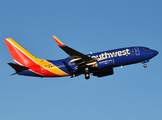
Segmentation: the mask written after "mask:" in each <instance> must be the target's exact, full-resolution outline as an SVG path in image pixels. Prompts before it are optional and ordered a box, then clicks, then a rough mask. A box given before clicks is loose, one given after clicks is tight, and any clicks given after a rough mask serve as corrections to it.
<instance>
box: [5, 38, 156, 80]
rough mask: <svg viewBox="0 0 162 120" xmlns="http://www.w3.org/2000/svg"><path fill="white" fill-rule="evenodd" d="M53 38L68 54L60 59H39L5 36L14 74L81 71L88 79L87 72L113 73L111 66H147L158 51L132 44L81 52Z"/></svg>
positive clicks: (59, 74)
mask: <svg viewBox="0 0 162 120" xmlns="http://www.w3.org/2000/svg"><path fill="white" fill-rule="evenodd" d="M53 37H54V39H55V41H56V43H57V44H58V45H59V47H60V48H61V49H62V50H64V51H65V52H66V53H67V54H68V55H69V57H67V58H65V59H61V60H46V59H39V58H36V57H35V56H33V55H32V54H31V53H29V52H28V51H27V50H25V49H24V48H23V47H22V46H20V45H19V44H18V43H16V42H15V41H14V40H13V39H12V38H6V39H5V42H6V44H7V46H8V48H9V50H10V52H11V55H12V57H13V59H14V61H15V62H16V63H8V64H9V65H10V66H11V67H12V68H13V69H15V71H16V72H15V73H14V74H18V75H25V76H35V77H63V76H71V77H75V76H78V75H81V74H84V75H85V79H89V78H90V74H92V75H93V76H97V77H104V76H108V75H113V74H114V71H113V68H114V67H119V66H125V65H130V64H134V63H140V62H141V63H142V64H143V66H144V67H145V68H146V67H147V65H146V64H145V63H146V62H149V60H150V59H151V58H153V57H154V56H156V55H157V54H158V51H155V50H152V49H149V48H147V47H140V46H136V47H126V48H120V49H114V50H109V51H103V52H98V53H94V54H88V55H85V54H83V53H81V52H78V51H76V50H74V49H72V48H70V47H68V46H66V45H64V44H63V43H62V42H61V41H60V40H59V39H58V38H57V37H56V36H53ZM14 74H12V75H14Z"/></svg>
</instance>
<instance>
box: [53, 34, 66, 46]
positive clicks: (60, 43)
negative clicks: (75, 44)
mask: <svg viewBox="0 0 162 120" xmlns="http://www.w3.org/2000/svg"><path fill="white" fill-rule="evenodd" d="M53 38H54V39H55V41H56V43H57V44H58V45H59V46H60V47H65V45H64V44H63V43H62V42H61V41H60V40H59V39H58V38H57V37H56V36H53Z"/></svg>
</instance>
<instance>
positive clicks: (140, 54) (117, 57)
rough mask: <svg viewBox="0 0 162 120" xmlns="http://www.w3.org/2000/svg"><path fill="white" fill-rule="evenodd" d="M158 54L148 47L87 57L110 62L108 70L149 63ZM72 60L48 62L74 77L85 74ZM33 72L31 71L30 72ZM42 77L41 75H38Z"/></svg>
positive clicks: (131, 48) (106, 65) (93, 70)
mask: <svg viewBox="0 0 162 120" xmlns="http://www.w3.org/2000/svg"><path fill="white" fill-rule="evenodd" d="M157 54H158V52H157V51H155V50H152V49H146V47H139V46H136V47H126V48H120V49H114V50H109V51H103V52H98V53H94V54H88V55H87V56H90V57H92V58H94V59H96V60H97V61H102V63H103V62H104V61H106V62H109V63H110V64H111V66H109V65H110V64H109V63H108V64H105V67H107V68H110V67H111V68H113V67H118V66H124V65H129V64H134V63H139V62H143V61H149V59H151V58H153V57H154V56H156V55H157ZM71 60H72V59H71V58H70V57H67V58H65V59H60V60H47V61H48V62H51V63H52V64H53V65H55V66H57V67H58V68H59V69H60V70H62V71H64V72H66V73H68V74H70V75H72V74H77V75H79V74H84V72H85V71H84V70H78V69H77V67H78V66H77V65H75V63H74V62H71V63H70V61H71ZM97 70H99V68H90V72H91V73H93V72H95V71H97ZM30 72H31V71H30ZM30 72H27V71H25V73H23V72H22V73H21V74H27V75H28V76H30ZM31 76H37V75H36V74H35V73H34V74H33V73H32V74H31ZM38 76H39V77H40V75H38Z"/></svg>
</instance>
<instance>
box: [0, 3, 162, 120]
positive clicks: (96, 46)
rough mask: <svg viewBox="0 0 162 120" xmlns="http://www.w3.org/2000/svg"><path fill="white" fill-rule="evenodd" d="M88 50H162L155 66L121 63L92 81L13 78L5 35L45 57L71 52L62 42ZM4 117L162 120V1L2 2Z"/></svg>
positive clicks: (0, 99)
mask: <svg viewBox="0 0 162 120" xmlns="http://www.w3.org/2000/svg"><path fill="white" fill-rule="evenodd" d="M52 35H56V36H57V37H58V38H59V39H60V40H61V41H62V42H63V43H64V44H66V45H68V46H70V47H72V48H74V49H76V50H78V51H80V52H82V53H85V54H88V53H89V52H98V51H104V50H110V49H115V48H121V47H128V46H136V45H139V46H147V47H149V48H152V49H155V50H158V51H159V52H160V53H159V54H158V56H156V57H155V58H153V59H152V60H150V62H149V63H148V64H147V65H148V67H147V68H146V69H145V68H143V66H142V64H140V63H139V64H135V65H130V66H125V67H123V68H122V69H121V68H115V69H114V72H115V74H114V75H113V76H108V77H103V78H100V79H98V78H96V77H93V76H91V79H90V80H88V81H87V80H85V79H84V76H83V75H81V76H79V77H76V78H72V79H71V78H70V77H63V78H33V77H24V76H18V75H15V76H10V74H12V73H14V70H13V69H12V68H11V67H10V66H8V65H7V62H13V59H12V57H11V54H10V52H9V50H8V48H7V46H6V44H5V42H4V38H7V37H12V38H13V39H14V40H15V41H17V42H18V43H19V44H20V45H22V46H23V47H24V48H25V49H27V50H28V51H29V52H31V53H32V54H33V55H35V56H36V57H38V58H45V59H53V60H57V59H60V58H65V57H67V54H66V53H64V51H62V50H61V49H60V48H59V47H58V46H57V44H56V43H55V41H54V39H53V37H52ZM0 48H1V50H0V55H1V64H0V68H1V69H0V78H1V79H0V120H161V119H162V72H161V67H162V65H161V60H162V56H161V51H162V1H161V0H80V1H78V0H66V1H65V0H59V1H58V0H57V1H56V0H44V1H42V0H35V1H33V0H27V1H23V0H1V4H0Z"/></svg>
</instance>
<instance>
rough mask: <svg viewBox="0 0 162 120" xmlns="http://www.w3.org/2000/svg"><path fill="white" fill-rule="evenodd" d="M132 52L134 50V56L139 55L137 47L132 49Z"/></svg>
mask: <svg viewBox="0 0 162 120" xmlns="http://www.w3.org/2000/svg"><path fill="white" fill-rule="evenodd" d="M134 50H135V54H136V55H140V50H139V48H138V47H136V48H134Z"/></svg>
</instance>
